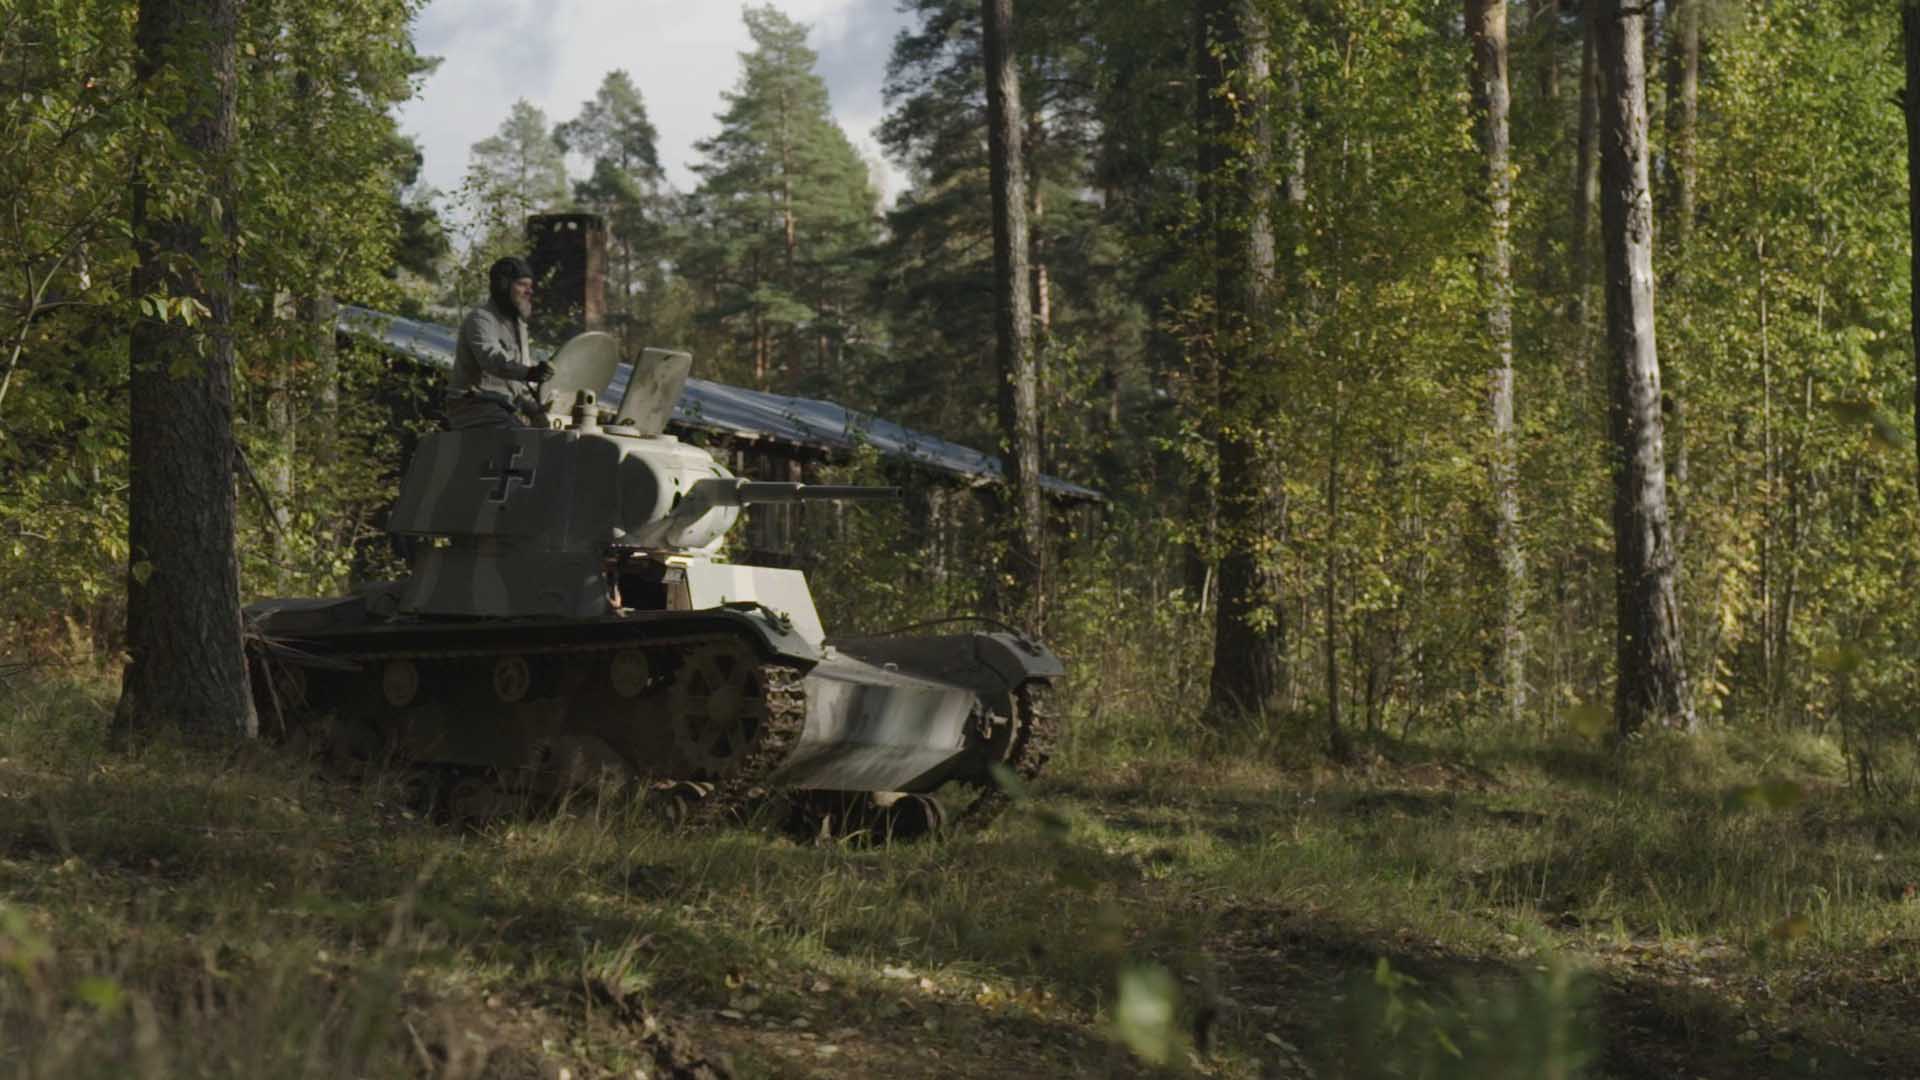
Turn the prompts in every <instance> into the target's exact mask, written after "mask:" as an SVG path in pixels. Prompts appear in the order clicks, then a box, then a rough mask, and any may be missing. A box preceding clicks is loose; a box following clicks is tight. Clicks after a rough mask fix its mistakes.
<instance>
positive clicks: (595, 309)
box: [527, 214, 607, 345]
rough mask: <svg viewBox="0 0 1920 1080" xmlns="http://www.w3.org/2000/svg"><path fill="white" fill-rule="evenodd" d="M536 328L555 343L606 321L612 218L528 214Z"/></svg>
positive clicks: (603, 326)
mask: <svg viewBox="0 0 1920 1080" xmlns="http://www.w3.org/2000/svg"><path fill="white" fill-rule="evenodd" d="M527 247H528V249H529V251H528V256H527V257H528V261H529V262H531V263H533V286H534V293H533V327H532V329H533V332H534V335H535V336H536V337H539V338H542V339H544V340H546V341H548V342H551V343H552V344H555V345H560V344H564V343H565V342H566V340H567V339H568V338H571V337H572V336H573V335H575V334H578V333H580V332H581V331H583V330H601V329H604V328H605V326H606V321H607V223H606V220H605V219H604V218H602V217H601V216H600V215H598V214H535V215H534V216H532V217H530V218H528V219H527Z"/></svg>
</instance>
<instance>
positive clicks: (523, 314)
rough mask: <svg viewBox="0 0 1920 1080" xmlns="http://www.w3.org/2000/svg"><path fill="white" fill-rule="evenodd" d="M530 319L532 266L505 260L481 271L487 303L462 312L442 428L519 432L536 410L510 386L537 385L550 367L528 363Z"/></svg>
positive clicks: (528, 398) (548, 374) (522, 393)
mask: <svg viewBox="0 0 1920 1080" xmlns="http://www.w3.org/2000/svg"><path fill="white" fill-rule="evenodd" d="M532 317H533V266H532V265H531V264H529V263H528V262H527V260H525V259H523V258H521V257H519V256H518V255H509V256H507V257H506V258H504V259H501V260H499V261H497V262H495V263H494V264H493V266H492V267H490V268H489V269H488V270H487V302H486V303H484V304H482V305H480V306H479V307H477V308H474V309H473V310H472V311H470V312H468V313H467V317H466V319H465V320H463V321H462V322H461V323H460V338H459V342H458V343H457V344H456V345H455V346H454V350H453V374H452V376H450V377H449V378H448V379H447V425H448V426H449V427H451V428H453V429H454V430H456V431H458V430H462V429H465V428H490V427H499V428H505V427H525V426H528V425H529V424H530V423H533V422H534V420H533V418H534V417H535V416H537V415H538V413H539V409H540V405H539V403H538V402H537V401H535V400H534V399H533V396H532V395H531V394H529V393H527V392H526V391H525V390H523V389H519V388H516V387H515V386H514V382H515V381H518V382H522V383H543V382H546V381H547V380H548V379H550V378H552V377H553V365H552V364H549V363H547V362H546V361H545V360H542V361H540V362H539V363H533V362H531V361H532V359H533V357H532V354H531V353H530V352H529V350H528V348H527V320H528V319H530V318H532Z"/></svg>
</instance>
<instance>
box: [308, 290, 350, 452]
mask: <svg viewBox="0 0 1920 1080" xmlns="http://www.w3.org/2000/svg"><path fill="white" fill-rule="evenodd" d="M338 315H339V305H337V304H336V303H335V302H334V299H333V297H331V296H310V297H307V298H306V299H304V300H302V301H300V326H301V328H302V329H303V330H304V332H305V333H306V334H307V336H308V339H309V340H310V342H311V344H312V349H313V402H314V408H313V433H312V434H313V437H312V438H311V439H310V440H309V441H310V442H311V443H312V444H313V448H312V451H311V456H312V458H313V462H314V464H316V465H328V464H331V463H332V462H333V461H334V459H335V458H336V457H337V456H338V454H339V434H340V431H339V428H340V350H339V349H338V348H337V347H336V345H335V342H334V322H335V320H336V318H337V317H338Z"/></svg>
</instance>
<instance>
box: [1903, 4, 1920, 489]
mask: <svg viewBox="0 0 1920 1080" xmlns="http://www.w3.org/2000/svg"><path fill="white" fill-rule="evenodd" d="M1900 33H1901V38H1902V43H1903V44H1904V46H1905V51H1906V57H1907V92H1906V97H1905V99H1904V104H1905V106H1906V111H1907V228H1908V232H1909V233H1910V234H1911V235H1910V238H1909V248H1908V258H1909V263H1908V271H1907V272H1908V275H1909V276H1910V277H1911V279H1912V282H1913V298H1912V301H1911V303H1912V308H1911V309H1910V311H1909V313H1908V319H1909V321H1910V322H1911V323H1912V329H1913V334H1914V353H1913V380H1914V382H1913V423H1914V431H1915V432H1916V433H1917V434H1920V2H1917V0H1907V4H1906V6H1905V7H1903V8H1902V9H1901V11H1900ZM1913 446H1914V453H1915V455H1916V457H1915V461H1914V466H1915V472H1914V482H1915V483H1916V484H1920V437H1916V438H1915V439H1914V440H1913Z"/></svg>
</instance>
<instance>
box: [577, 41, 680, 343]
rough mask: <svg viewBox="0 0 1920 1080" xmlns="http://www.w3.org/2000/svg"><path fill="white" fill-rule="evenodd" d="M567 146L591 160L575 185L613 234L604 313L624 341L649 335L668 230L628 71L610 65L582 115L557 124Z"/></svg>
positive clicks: (652, 150) (655, 154)
mask: <svg viewBox="0 0 1920 1080" xmlns="http://www.w3.org/2000/svg"><path fill="white" fill-rule="evenodd" d="M554 137H555V139H557V140H558V141H559V143H560V145H561V147H562V148H563V149H564V150H566V151H568V152H569V153H579V154H582V155H584V156H585V157H586V158H587V160H588V161H589V162H591V163H592V165H591V168H592V171H591V173H590V174H589V175H588V176H587V178H586V179H585V180H580V181H577V182H576V183H575V184H574V185H573V194H574V198H575V199H576V200H578V201H579V202H580V204H581V205H582V206H585V207H586V208H588V209H590V210H592V211H594V212H595V213H597V214H600V215H601V216H602V217H604V218H606V219H607V229H608V234H609V238H610V239H611V240H612V249H613V250H612V252H611V255H612V269H613V274H612V278H613V281H612V288H611V290H610V292H611V293H612V297H611V302H610V303H609V305H608V313H609V315H610V316H611V317H612V320H613V322H614V323H615V325H616V326H617V327H618V329H619V330H620V333H621V334H622V336H623V338H624V339H625V340H626V342H627V344H628V346H629V347H632V346H633V345H634V344H636V343H638V342H640V341H642V340H644V339H645V337H646V329H647V328H648V325H649V324H651V323H652V322H653V321H654V319H653V318H652V317H651V316H650V314H649V313H650V312H651V311H653V310H654V308H655V307H657V305H658V303H659V301H660V297H661V293H662V291H663V289H664V284H665V283H664V281H663V280H662V274H661V271H660V267H661V263H662V261H663V258H664V257H665V256H666V255H667V252H666V251H665V250H663V247H664V241H665V237H666V230H665V227H664V224H663V222H662V216H663V214H664V209H665V208H664V206H663V204H662V200H661V197H660V185H661V182H662V179H663V175H662V173H661V170H660V154H659V150H658V148H657V147H656V145H655V144H656V140H657V139H658V137H659V135H658V133H657V132H656V131H655V130H654V126H653V121H651V120H650V119H648V118H647V107H646V104H645V103H644V102H643V101H642V100H641V98H640V91H639V90H638V89H637V88H636V87H635V86H634V85H633V79H632V77H631V76H629V75H628V74H627V73H626V72H624V71H611V72H608V73H607V76H606V78H604V79H602V80H601V82H600V89H599V90H598V91H597V92H596V93H595V94H594V96H593V100H591V101H588V102H586V103H585V104H583V105H582V106H581V107H580V115H578V116H576V117H574V118H573V119H572V120H569V121H567V122H566V123H564V124H561V125H560V126H559V127H558V128H556V129H554Z"/></svg>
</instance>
